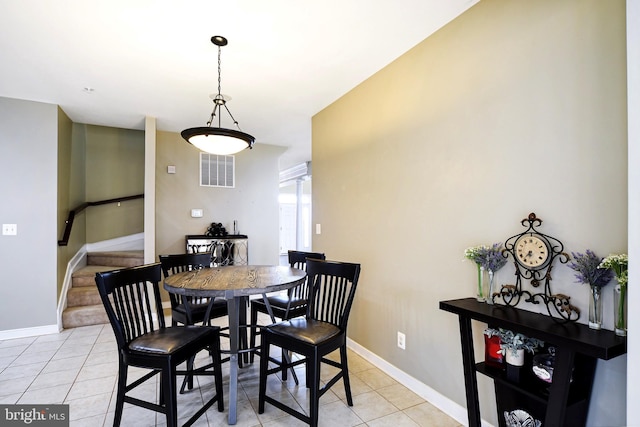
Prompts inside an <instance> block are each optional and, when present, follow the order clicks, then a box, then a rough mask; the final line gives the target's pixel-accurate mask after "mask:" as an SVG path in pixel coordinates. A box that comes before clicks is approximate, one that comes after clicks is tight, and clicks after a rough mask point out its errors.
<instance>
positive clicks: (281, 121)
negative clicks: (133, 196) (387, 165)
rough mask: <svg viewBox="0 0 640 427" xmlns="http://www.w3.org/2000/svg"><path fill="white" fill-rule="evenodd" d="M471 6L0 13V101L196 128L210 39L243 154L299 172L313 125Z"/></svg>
mask: <svg viewBox="0 0 640 427" xmlns="http://www.w3.org/2000/svg"><path fill="white" fill-rule="evenodd" d="M476 1H478V0H323V1H319V0H315V1H312V0H225V1H223V0H182V1H178V0H56V1H54V0H0V96H3V97H8V98H18V99H25V100H33V101H40V102H47V103H52V104H58V105H60V106H61V108H62V109H63V110H64V111H65V112H66V113H67V114H68V115H69V117H70V118H71V119H72V120H73V121H74V122H79V123H88V124H96V125H104V126H113V127H120V128H126V129H143V128H144V118H145V116H150V117H155V118H156V119H157V128H158V129H159V130H164V131H172V132H179V131H181V130H182V129H185V128H189V127H195V126H204V125H205V124H206V122H207V120H208V119H209V115H210V113H211V110H212V103H211V100H210V99H209V95H210V94H213V93H216V92H217V47H216V46H214V45H213V44H211V42H210V39H211V36H213V35H222V36H225V37H226V38H227V39H229V44H228V45H227V46H226V47H223V48H222V93H223V94H224V95H228V96H230V97H231V99H232V100H231V101H230V102H229V103H228V107H229V109H230V110H231V113H233V115H234V116H235V118H236V120H238V122H239V124H240V127H241V128H242V130H243V131H244V132H247V133H250V134H252V135H253V136H255V137H256V143H266V144H273V145H282V146H287V147H289V149H288V150H287V152H286V153H285V154H284V155H283V157H282V159H281V164H280V166H281V168H285V167H288V166H291V165H294V164H298V163H301V162H303V161H306V160H310V158H311V117H312V116H313V115H314V114H316V113H317V112H319V111H320V110H322V109H323V108H325V107H326V106H327V105H329V104H331V103H332V102H333V101H335V100H336V99H338V98H339V97H340V96H342V95H344V94H345V93H346V92H348V91H349V90H350V89H352V88H353V87H354V86H356V85H358V84H359V83H361V82H362V81H364V80H365V79H367V78H368V77H369V76H371V75H372V74H374V73H375V72H377V71H378V70H380V69H381V68H383V67H384V66H385V65H387V64H388V63H390V62H392V61H393V60H394V59H396V58H397V57H398V56H400V55H402V54H403V53H404V52H406V51H407V50H409V49H410V48H411V47H413V46H415V45H416V44H418V43H419V42H420V41H422V40H424V39H425V38H426V37H428V36H429V35H430V34H432V33H433V32H434V31H436V30H437V29H438V28H440V27H442V26H443V25H445V24H446V23H447V22H449V21H451V20H452V19H453V18H455V17H456V16H458V15H459V14H461V13H462V12H463V11H464V10H466V9H468V8H469V7H471V6H472V5H473V4H475V3H476ZM86 87H89V88H92V89H93V92H92V93H86V92H85V91H84V90H83V89H84V88H86ZM380 102H381V103H382V102H384V97H381V98H380ZM224 119H227V117H226V115H225V116H223V120H224ZM223 127H232V124H231V123H230V122H229V123H226V124H225V122H224V121H223ZM2 143H6V141H0V144H2Z"/></svg>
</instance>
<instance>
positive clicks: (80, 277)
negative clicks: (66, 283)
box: [71, 265, 121, 289]
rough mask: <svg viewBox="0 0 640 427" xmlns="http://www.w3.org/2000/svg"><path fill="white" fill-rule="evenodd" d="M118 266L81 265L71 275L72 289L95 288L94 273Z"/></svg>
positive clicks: (117, 267) (115, 268) (114, 268)
mask: <svg viewBox="0 0 640 427" xmlns="http://www.w3.org/2000/svg"><path fill="white" fill-rule="evenodd" d="M119 268H121V267H120V266H114V265H87V266H86V267H82V268H81V269H79V270H77V271H75V272H74V273H73V274H72V275H71V286H72V289H73V288H79V287H91V288H95V287H96V273H99V272H103V271H111V270H117V269H119Z"/></svg>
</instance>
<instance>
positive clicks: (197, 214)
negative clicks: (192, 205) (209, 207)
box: [191, 209, 202, 218]
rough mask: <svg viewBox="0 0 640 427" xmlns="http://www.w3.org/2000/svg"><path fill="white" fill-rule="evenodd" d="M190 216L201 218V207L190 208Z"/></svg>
mask: <svg viewBox="0 0 640 427" xmlns="http://www.w3.org/2000/svg"><path fill="white" fill-rule="evenodd" d="M191 218H202V209H191Z"/></svg>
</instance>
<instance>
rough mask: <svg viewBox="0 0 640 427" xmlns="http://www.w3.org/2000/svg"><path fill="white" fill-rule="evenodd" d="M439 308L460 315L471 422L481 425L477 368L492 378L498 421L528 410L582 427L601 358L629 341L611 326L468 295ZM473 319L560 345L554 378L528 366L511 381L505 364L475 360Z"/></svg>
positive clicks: (550, 424)
mask: <svg viewBox="0 0 640 427" xmlns="http://www.w3.org/2000/svg"><path fill="white" fill-rule="evenodd" d="M440 309H441V310H444V311H448V312H450V313H454V314H457V315H458V320H459V323H460V341H461V345H462V361H463V368H464V379H465V389H466V399H467V412H468V417H469V426H477V427H480V424H481V417H480V406H479V402H478V383H477V378H476V373H477V372H480V373H481V374H483V375H485V376H487V377H489V378H491V379H493V381H494V388H495V394H496V405H497V408H498V421H499V425H500V426H501V427H504V426H505V420H504V417H503V416H502V414H503V412H504V411H512V410H514V409H523V410H525V411H527V412H528V413H529V414H531V415H532V416H533V417H534V418H536V419H538V420H540V421H542V425H543V426H544V427H568V426H571V427H573V426H575V427H582V426H584V425H585V423H586V416H587V412H588V411H587V409H588V408H589V400H590V398H591V389H592V386H593V378H594V375H595V370H596V362H597V359H603V360H609V359H612V358H614V357H617V356H620V355H622V354H625V353H626V351H627V341H626V338H624V337H618V336H616V335H615V334H614V333H613V332H612V331H607V330H599V331H596V330H592V329H589V327H588V326H586V325H583V324H578V323H575V322H563V321H561V320H559V319H553V318H551V317H549V316H547V315H544V314H538V313H532V312H529V311H526V310H521V309H517V308H514V307H507V306H503V305H489V304H485V303H481V302H478V301H476V300H475V299H474V298H465V299H458V300H450V301H441V302H440ZM471 320H476V321H479V322H482V323H486V324H487V325H489V326H490V327H492V328H504V329H510V330H512V331H514V332H520V333H522V334H524V335H526V336H529V337H534V338H538V339H540V340H542V341H544V342H545V343H547V344H548V345H551V346H554V347H555V348H556V357H555V365H554V373H553V382H552V383H551V384H546V383H544V382H542V381H540V380H538V379H537V378H536V377H535V376H534V375H533V374H532V373H531V372H530V369H525V368H523V371H522V375H521V377H520V379H519V381H511V380H510V379H509V378H507V375H506V374H505V372H504V371H503V370H502V369H500V368H494V367H492V366H487V365H485V363H483V362H480V363H476V361H475V356H474V350H473V335H472V328H471Z"/></svg>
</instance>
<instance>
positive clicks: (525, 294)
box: [491, 213, 580, 322]
mask: <svg viewBox="0 0 640 427" xmlns="http://www.w3.org/2000/svg"><path fill="white" fill-rule="evenodd" d="M521 224H522V226H523V227H527V230H526V231H524V232H523V233H520V234H516V235H515V236H512V237H510V238H509V239H507V240H506V241H505V244H504V246H505V248H504V249H503V250H502V255H503V256H504V257H505V258H509V256H511V257H512V258H513V261H514V265H515V268H516V273H515V275H516V283H515V285H511V284H508V285H502V286H501V288H500V291H499V292H495V293H494V294H493V295H491V298H492V299H493V301H494V302H495V301H496V300H502V301H503V302H504V304H505V305H507V306H511V307H515V306H517V305H518V304H519V303H520V302H521V300H524V301H525V302H528V303H531V304H544V306H545V307H546V310H547V312H548V313H549V316H551V317H552V318H554V319H557V318H558V316H559V318H560V319H561V320H564V321H567V322H569V321H576V320H578V319H579V318H580V309H578V308H577V307H575V306H573V305H571V302H570V300H571V297H570V296H568V295H564V294H554V293H552V291H551V271H552V270H553V265H554V261H555V260H556V259H558V261H559V262H561V263H562V264H566V263H567V262H569V260H570V259H571V258H570V257H569V255H568V254H566V253H565V252H564V246H563V244H562V242H561V241H560V240H558V239H556V238H554V237H552V236H548V235H546V234H543V233H541V232H539V231H538V230H537V229H536V227H539V226H540V225H541V224H542V220H541V219H540V218H538V217H536V214H535V213H530V214H529V216H528V218H525V219H523V220H522V221H521ZM526 234H529V235H535V236H536V237H538V238H540V239H541V240H543V241H544V242H545V243H546V244H547V247H548V248H549V257H550V259H549V262H548V263H547V264H546V265H545V266H544V267H543V268H540V269H537V268H526V267H524V266H522V265H521V264H520V263H518V261H517V258H516V257H517V253H516V242H517V241H518V239H519V238H520V237H522V236H523V235H526ZM526 281H528V282H529V283H530V284H531V286H532V287H533V288H534V289H536V290H537V289H538V288H540V287H541V286H542V289H543V290H542V291H541V292H535V291H534V292H532V291H529V290H526V289H523V283H525V282H526Z"/></svg>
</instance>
